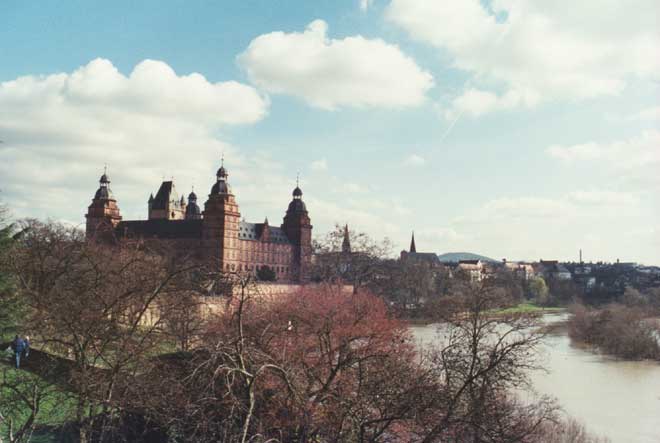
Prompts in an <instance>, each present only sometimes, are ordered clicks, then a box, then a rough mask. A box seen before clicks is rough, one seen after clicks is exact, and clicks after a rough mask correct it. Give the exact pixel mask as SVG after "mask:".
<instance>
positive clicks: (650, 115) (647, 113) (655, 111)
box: [630, 106, 660, 122]
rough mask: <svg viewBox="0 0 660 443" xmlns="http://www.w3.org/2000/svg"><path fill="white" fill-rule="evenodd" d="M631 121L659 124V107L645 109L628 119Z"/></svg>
mask: <svg viewBox="0 0 660 443" xmlns="http://www.w3.org/2000/svg"><path fill="white" fill-rule="evenodd" d="M630 119H631V120H641V121H658V122H660V106H656V107H654V108H646V109H642V110H641V111H639V112H638V113H637V114H634V115H632V116H631V117H630Z"/></svg>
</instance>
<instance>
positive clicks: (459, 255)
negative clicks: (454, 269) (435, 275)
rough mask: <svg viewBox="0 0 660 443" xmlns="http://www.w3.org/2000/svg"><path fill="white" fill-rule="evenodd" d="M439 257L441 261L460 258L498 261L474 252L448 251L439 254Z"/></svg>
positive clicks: (454, 260)
mask: <svg viewBox="0 0 660 443" xmlns="http://www.w3.org/2000/svg"><path fill="white" fill-rule="evenodd" d="M438 259H439V260H440V261H441V262H457V261H459V260H481V261H490V262H496V261H497V260H493V259H492V258H489V257H485V256H483V255H479V254H473V253H472V252H447V253H444V254H438Z"/></svg>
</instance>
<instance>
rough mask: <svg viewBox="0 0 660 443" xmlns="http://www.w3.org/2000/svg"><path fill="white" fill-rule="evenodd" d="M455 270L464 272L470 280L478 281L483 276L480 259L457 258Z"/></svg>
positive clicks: (482, 265) (482, 264)
mask: <svg viewBox="0 0 660 443" xmlns="http://www.w3.org/2000/svg"><path fill="white" fill-rule="evenodd" d="M456 270H457V271H458V272H463V273H465V274H466V275H467V276H468V277H469V279H470V281H472V282H479V281H481V280H483V279H484V277H485V272H484V271H485V269H484V263H483V262H482V261H481V260H459V262H458V266H457V268H456Z"/></svg>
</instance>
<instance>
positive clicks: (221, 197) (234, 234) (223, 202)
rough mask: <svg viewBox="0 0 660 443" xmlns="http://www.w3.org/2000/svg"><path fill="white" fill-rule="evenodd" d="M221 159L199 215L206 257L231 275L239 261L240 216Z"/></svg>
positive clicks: (227, 174)
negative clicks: (217, 263) (200, 216)
mask: <svg viewBox="0 0 660 443" xmlns="http://www.w3.org/2000/svg"><path fill="white" fill-rule="evenodd" d="M228 178H229V173H228V172H227V170H226V169H225V166H224V157H223V159H222V163H221V165H220V168H219V169H218V171H217V173H216V182H215V184H214V185H213V187H211V193H210V194H209V198H208V200H206V202H205V203H204V212H203V213H202V217H203V220H204V221H203V223H202V243H203V245H204V251H205V252H204V253H205V255H206V256H207V257H209V258H211V259H214V260H216V261H218V262H219V266H221V269H222V270H224V271H230V272H231V271H233V270H235V269H236V267H237V263H238V259H239V248H238V230H239V223H240V221H241V213H240V212H239V209H238V204H237V203H236V199H235V198H234V194H233V193H232V190H231V187H230V186H229V182H228Z"/></svg>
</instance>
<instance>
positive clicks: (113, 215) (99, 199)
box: [85, 170, 121, 238]
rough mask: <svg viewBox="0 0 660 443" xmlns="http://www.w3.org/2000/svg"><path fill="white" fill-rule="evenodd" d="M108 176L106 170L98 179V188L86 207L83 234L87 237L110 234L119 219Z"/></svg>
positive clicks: (119, 215)
mask: <svg viewBox="0 0 660 443" xmlns="http://www.w3.org/2000/svg"><path fill="white" fill-rule="evenodd" d="M109 185H110V178H109V177H108V175H107V173H106V171H105V170H104V171H103V175H102V176H101V178H100V179H99V189H98V190H97V191H96V194H94V198H93V199H92V203H91V204H90V205H89V207H88V208H87V214H86V215H85V218H86V219H87V222H86V224H85V234H86V236H87V238H94V237H100V236H107V235H111V234H112V231H113V229H114V228H115V226H117V224H118V223H119V222H120V221H121V214H120V213H119V207H118V206H117V200H115V197H114V196H113V195H112V191H111V190H110V186H109Z"/></svg>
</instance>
